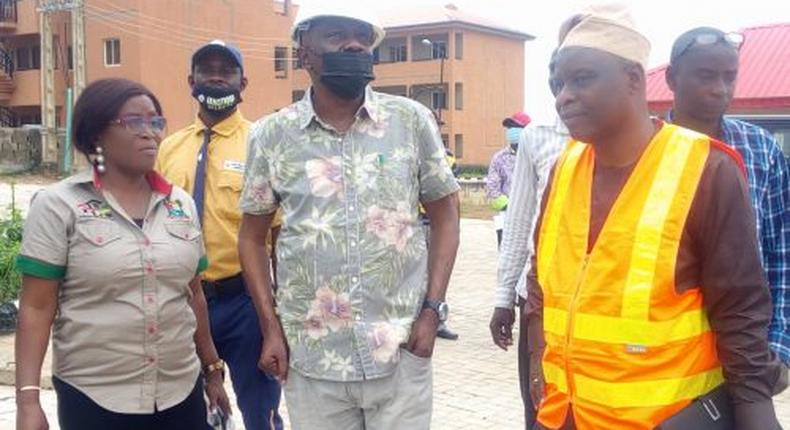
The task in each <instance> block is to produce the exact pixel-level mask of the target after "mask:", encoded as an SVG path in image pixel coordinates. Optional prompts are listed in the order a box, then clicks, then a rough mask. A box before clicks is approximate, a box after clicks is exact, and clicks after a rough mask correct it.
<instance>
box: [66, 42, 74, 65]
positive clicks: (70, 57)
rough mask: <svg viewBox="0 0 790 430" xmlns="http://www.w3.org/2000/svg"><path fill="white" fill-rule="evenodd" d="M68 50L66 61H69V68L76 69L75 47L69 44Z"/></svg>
mask: <svg viewBox="0 0 790 430" xmlns="http://www.w3.org/2000/svg"><path fill="white" fill-rule="evenodd" d="M66 51H67V53H66V55H67V57H66V62H67V63H69V70H74V48H72V47H71V46H69V47H68V49H67V50H66Z"/></svg>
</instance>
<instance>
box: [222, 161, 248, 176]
mask: <svg viewBox="0 0 790 430" xmlns="http://www.w3.org/2000/svg"><path fill="white" fill-rule="evenodd" d="M224 169H225V170H230V171H231V172H237V173H244V163H243V162H241V161H234V160H225V166H224Z"/></svg>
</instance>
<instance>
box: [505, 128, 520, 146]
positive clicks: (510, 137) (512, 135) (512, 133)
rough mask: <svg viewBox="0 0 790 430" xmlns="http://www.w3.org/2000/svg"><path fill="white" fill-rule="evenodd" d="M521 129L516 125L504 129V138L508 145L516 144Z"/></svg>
mask: <svg viewBox="0 0 790 430" xmlns="http://www.w3.org/2000/svg"><path fill="white" fill-rule="evenodd" d="M522 130H523V129H522V128H518V127H508V128H507V130H505V139H506V140H507V143H508V144H509V145H510V146H517V145H518V139H519V137H520V136H521V131H522Z"/></svg>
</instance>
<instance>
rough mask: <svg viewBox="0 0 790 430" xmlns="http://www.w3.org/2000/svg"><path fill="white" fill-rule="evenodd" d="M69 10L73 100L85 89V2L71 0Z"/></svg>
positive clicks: (83, 0)
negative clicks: (71, 7) (70, 8)
mask: <svg viewBox="0 0 790 430" xmlns="http://www.w3.org/2000/svg"><path fill="white" fill-rule="evenodd" d="M73 3H74V8H73V9H72V10H71V44H72V48H71V51H72V54H71V55H72V62H73V63H74V72H73V73H74V74H73V87H74V99H75V100H76V99H77V97H79V96H80V94H82V90H84V89H85V0H73Z"/></svg>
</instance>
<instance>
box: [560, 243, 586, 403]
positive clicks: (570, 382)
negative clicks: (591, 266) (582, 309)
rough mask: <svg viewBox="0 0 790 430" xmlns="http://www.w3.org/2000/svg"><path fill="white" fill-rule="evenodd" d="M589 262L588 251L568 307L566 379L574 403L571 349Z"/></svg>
mask: <svg viewBox="0 0 790 430" xmlns="http://www.w3.org/2000/svg"><path fill="white" fill-rule="evenodd" d="M589 262H590V254H589V253H588V254H585V255H584V260H582V267H581V269H580V270H579V276H578V277H577V278H576V285H575V286H574V288H573V296H571V303H570V306H569V309H568V324H567V326H568V328H567V330H566V331H565V380H566V381H567V384H568V396H569V397H570V402H571V403H573V400H574V397H575V396H576V386H575V384H574V383H573V375H572V374H571V370H570V349H571V341H572V336H573V323H574V314H575V312H576V300H577V299H578V297H579V289H580V287H581V285H582V281H583V280H584V275H585V274H586V273H587V264H588V263H589Z"/></svg>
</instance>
